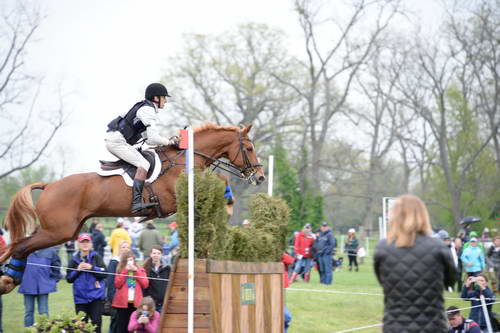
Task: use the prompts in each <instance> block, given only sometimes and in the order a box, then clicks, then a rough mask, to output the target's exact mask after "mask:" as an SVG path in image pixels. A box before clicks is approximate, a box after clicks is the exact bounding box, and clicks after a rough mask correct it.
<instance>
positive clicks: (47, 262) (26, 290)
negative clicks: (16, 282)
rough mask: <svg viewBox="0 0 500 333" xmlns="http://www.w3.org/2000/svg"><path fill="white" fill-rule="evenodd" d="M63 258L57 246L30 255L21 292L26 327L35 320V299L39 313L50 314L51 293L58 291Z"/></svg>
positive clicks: (20, 288) (31, 324)
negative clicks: (58, 252) (60, 256)
mask: <svg viewBox="0 0 500 333" xmlns="http://www.w3.org/2000/svg"><path fill="white" fill-rule="evenodd" d="M50 266H54V267H50ZM60 266H61V259H60V258H59V255H58V254H57V249H56V248H55V247H49V248H48V249H41V250H37V251H35V252H33V253H31V254H30V255H29V256H28V261H27V265H26V269H25V271H24V276H23V281H22V282H21V286H20V287H19V293H21V294H23V295H24V327H29V326H33V324H34V322H35V301H36V302H37V303H38V313H39V314H45V315H47V316H48V315H49V293H53V292H55V291H57V282H59V280H60V279H61V268H60Z"/></svg>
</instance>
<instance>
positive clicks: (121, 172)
mask: <svg viewBox="0 0 500 333" xmlns="http://www.w3.org/2000/svg"><path fill="white" fill-rule="evenodd" d="M141 153H142V154H143V155H144V157H146V159H147V160H148V162H149V163H150V167H149V170H148V178H147V179H146V183H147V184H151V183H153V182H154V181H155V180H156V179H157V178H158V175H159V174H160V172H161V161H160V157H159V156H158V154H157V153H156V152H155V151H154V150H153V149H144V150H143V151H142V152H141ZM147 155H149V156H152V157H153V158H147ZM106 163H108V164H109V163H120V164H122V167H120V168H117V169H113V170H103V169H99V170H97V174H98V175H100V176H103V177H108V176H122V178H123V180H124V181H125V184H127V185H128V186H132V185H133V184H134V175H135V171H136V170H137V168H136V167H135V166H133V165H131V164H129V163H127V162H125V161H123V160H119V161H115V162H106Z"/></svg>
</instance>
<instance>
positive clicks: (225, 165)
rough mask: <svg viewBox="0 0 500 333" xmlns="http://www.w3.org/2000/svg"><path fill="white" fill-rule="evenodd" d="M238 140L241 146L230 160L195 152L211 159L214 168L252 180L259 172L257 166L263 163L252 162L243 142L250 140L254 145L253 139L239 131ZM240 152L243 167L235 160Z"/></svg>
mask: <svg viewBox="0 0 500 333" xmlns="http://www.w3.org/2000/svg"><path fill="white" fill-rule="evenodd" d="M238 140H239V142H240V148H239V150H238V153H237V154H236V156H235V157H234V158H233V159H232V160H230V161H229V162H225V161H221V160H220V159H217V158H214V157H212V156H209V155H207V154H204V153H200V152H198V151H196V150H195V151H194V153H195V154H196V155H199V156H201V157H203V158H206V159H207V160H209V161H211V162H210V164H209V165H212V166H213V167H214V168H213V170H215V169H221V170H224V171H226V172H229V173H230V174H232V175H234V176H236V177H238V178H240V179H243V180H246V181H249V182H252V181H253V177H254V175H255V173H257V168H259V167H262V164H260V163H257V164H252V162H250V158H248V153H247V151H246V149H245V146H244V144H243V142H245V141H248V142H250V143H251V144H252V145H253V142H252V140H250V139H248V138H244V137H243V136H242V135H241V132H239V133H238ZM240 154H241V155H242V158H243V164H244V165H243V168H239V167H237V166H236V165H235V164H234V161H236V159H237V158H238V156H240Z"/></svg>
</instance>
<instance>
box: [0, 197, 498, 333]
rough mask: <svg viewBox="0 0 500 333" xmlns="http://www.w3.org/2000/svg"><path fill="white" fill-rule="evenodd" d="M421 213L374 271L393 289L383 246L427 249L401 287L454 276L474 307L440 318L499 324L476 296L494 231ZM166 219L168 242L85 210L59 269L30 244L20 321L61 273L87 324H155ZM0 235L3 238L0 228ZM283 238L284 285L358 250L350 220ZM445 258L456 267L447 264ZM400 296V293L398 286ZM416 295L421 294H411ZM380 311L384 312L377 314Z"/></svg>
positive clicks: (494, 258) (328, 272)
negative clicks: (438, 225) (438, 226)
mask: <svg viewBox="0 0 500 333" xmlns="http://www.w3.org/2000/svg"><path fill="white" fill-rule="evenodd" d="M410 199H412V198H411V197H410ZM412 200H413V199H412ZM417 203H418V201H417ZM418 209H420V211H421V212H424V213H425V212H426V210H425V206H422V205H421V208H418ZM417 211H418V210H417ZM424 213H421V215H422V216H423V217H422V221H424V222H422V223H421V224H420V225H417V224H415V228H422V229H417V230H416V231H415V232H416V233H415V235H416V236H415V237H414V238H412V239H410V240H409V241H408V242H409V243H408V244H407V245H405V244H403V243H404V242H406V240H405V239H406V238H405V237H406V236H405V232H408V230H411V228H409V227H408V226H405V227H402V229H401V230H405V231H404V232H403V231H399V230H398V229H394V230H392V231H391V232H389V234H388V235H389V237H388V239H389V238H390V237H393V240H392V242H393V245H392V246H391V245H390V244H391V243H390V241H386V240H382V241H381V242H380V243H379V245H378V246H377V250H376V253H375V258H374V259H375V271H376V274H377V278H378V279H379V282H380V283H381V284H382V286H383V287H384V291H385V288H388V290H395V289H394V288H395V283H396V282H395V281H396V280H394V281H393V280H391V279H392V277H391V276H395V277H399V276H401V275H404V273H405V272H403V271H408V270H409V269H410V268H408V269H405V268H403V271H401V272H399V271H398V270H397V269H395V267H394V266H393V264H392V262H391V260H389V258H391V256H392V257H394V256H395V257H397V258H399V259H398V260H399V261H400V262H401V263H403V262H404V261H405V259H404V258H405V255H406V254H407V253H409V252H414V254H413V255H412V256H411V258H413V259H410V260H409V261H408V262H407V263H406V264H407V266H408V267H412V269H413V270H415V269H416V268H415V267H418V265H419V264H422V263H423V261H424V259H425V260H426V258H429V256H426V254H427V253H432V252H433V251H434V252H435V253H436V254H435V255H433V256H432V258H442V259H439V260H438V261H436V262H432V263H431V262H429V263H425V264H424V265H423V266H422V267H424V266H425V268H422V272H421V273H419V274H420V275H419V276H420V277H419V278H418V279H417V280H418V281H417V280H416V281H415V283H412V288H410V289H411V290H409V289H408V290H407V291H408V292H409V293H413V294H415V293H414V291H415V290H416V289H418V288H421V291H419V292H417V293H416V295H424V294H425V293H426V290H427V291H428V290H430V289H429V288H435V289H436V292H435V293H433V294H435V295H439V294H440V293H439V292H438V291H437V290H441V289H443V288H445V287H447V286H449V287H452V286H453V287H454V288H455V291H456V292H457V293H458V295H459V297H461V298H462V299H463V300H466V301H470V304H471V307H472V309H471V311H470V314H469V315H468V318H465V317H464V316H463V315H462V313H461V312H460V309H458V308H456V307H453V306H451V307H448V309H447V311H446V315H447V319H448V322H447V324H446V325H447V327H448V330H449V332H450V333H455V332H465V333H466V332H472V333H474V332H481V331H487V328H488V326H491V327H493V328H494V329H495V330H496V329H498V328H499V327H498V324H497V322H496V320H495V318H494V315H493V313H492V305H489V304H488V305H486V308H487V311H488V315H487V316H485V313H484V311H483V308H482V307H481V299H484V300H486V302H487V303H492V302H494V300H495V294H496V293H498V292H500V290H499V289H498V287H499V286H500V236H494V237H491V235H490V233H489V230H488V229H485V230H484V231H483V233H482V234H481V236H479V235H478V233H476V232H475V231H472V230H470V227H467V228H465V229H464V230H460V231H459V232H458V234H457V235H456V237H455V238H452V237H450V236H449V234H448V232H447V231H445V230H439V231H437V232H435V233H433V235H432V236H430V235H431V234H432V232H430V231H429V230H430V224H429V223H428V222H426V221H427V219H428V218H427V217H425V216H426V214H427V213H425V214H424ZM402 216H403V215H402ZM397 223H398V222H397V221H396V222H393V224H392V225H393V226H396V225H397ZM399 223H400V224H401V225H403V224H405V223H407V224H408V223H410V222H405V220H404V219H403V218H402V219H401V221H400V222H399ZM412 223H413V222H412ZM249 224H250V221H248V220H245V222H244V223H243V227H248V225H249ZM408 225H410V224H408ZM168 228H169V231H170V236H169V241H168V242H167V241H166V239H165V237H164V236H163V235H162V234H161V233H160V232H159V231H158V230H157V229H156V226H155V224H154V222H152V221H148V222H147V223H146V224H145V225H143V224H141V223H139V221H138V220H137V219H135V220H134V221H133V222H131V221H129V220H128V219H126V218H125V219H123V218H120V219H118V220H117V223H116V226H115V228H114V229H113V230H112V231H111V233H110V236H109V237H106V236H105V234H104V225H103V224H102V223H101V222H100V221H99V220H98V219H93V220H92V223H91V225H90V227H89V228H88V229H87V230H84V231H85V232H83V233H81V234H79V235H78V237H77V239H76V240H75V241H70V242H67V243H65V244H64V248H65V250H66V256H67V258H66V259H67V269H66V271H65V272H61V269H60V267H61V266H63V265H61V259H60V258H59V254H58V253H59V248H58V247H52V248H48V249H41V250H37V251H35V252H33V253H32V254H30V256H29V257H28V258H27V262H28V265H27V267H26V270H25V273H24V278H23V281H22V283H21V285H20V287H19V290H18V292H19V293H21V294H23V297H24V308H25V315H24V326H25V327H30V326H32V325H33V324H34V323H35V309H36V308H37V309H38V314H45V315H49V302H48V299H49V294H50V293H53V292H56V291H57V283H58V281H60V280H61V279H62V278H65V279H66V280H67V282H68V283H70V284H71V285H72V293H73V302H74V308H75V312H83V313H84V314H85V320H86V321H89V322H91V323H92V324H93V325H95V326H96V331H95V332H102V316H104V315H106V316H110V327H109V332H110V333H114V332H116V333H121V332H156V331H157V329H158V327H159V325H160V313H161V308H162V305H163V298H164V295H165V291H166V288H167V284H168V279H169V277H170V270H171V266H170V265H171V259H172V257H173V256H175V254H176V253H177V251H178V246H179V238H178V233H177V223H176V222H172V223H170V224H169V225H168ZM393 228H396V227H393ZM398 235H399V236H398ZM424 236H426V237H427V238H425V237H424ZM432 238H434V241H436V240H437V241H438V243H439V244H441V245H440V246H442V247H443V249H445V252H444V254H442V252H440V251H441V250H440V249H441V248H440V247H439V246H437V243H432V242H431V241H429V239H432ZM1 241H3V239H2V238H1V237H0V242H1ZM398 242H402V243H401V244H403V245H398ZM289 245H290V246H289V251H286V252H285V253H283V257H282V262H283V264H284V267H285V272H284V286H285V288H287V287H288V286H290V285H292V284H293V283H296V282H298V281H302V282H304V283H309V281H310V279H311V274H312V273H315V272H317V273H318V275H319V282H320V283H321V284H325V285H331V284H332V283H333V281H334V279H333V274H334V271H336V270H341V269H342V267H343V259H344V256H343V255H345V256H346V258H347V259H348V271H349V272H353V271H354V272H358V271H359V266H360V263H362V260H363V257H364V256H365V255H366V251H365V249H364V248H363V246H362V245H361V243H360V241H359V240H358V238H357V235H356V230H355V229H353V228H350V229H349V230H348V231H347V233H346V235H345V236H343V237H340V244H339V242H338V240H337V237H336V236H335V235H334V233H333V230H332V228H331V226H330V224H329V223H328V222H326V221H325V222H322V223H321V224H320V227H319V228H317V229H316V230H313V227H312V225H311V224H309V223H307V224H305V225H304V226H303V228H302V230H301V231H297V232H295V233H294V234H293V237H292V238H291V240H290V242H289ZM338 247H339V248H340V249H341V251H339V252H337V248H338ZM400 247H402V248H410V249H411V250H410V251H409V252H408V250H404V249H403V250H401V249H399V248H400ZM419 251H420V252H419ZM415 253H416V254H417V255H415ZM386 258H387V259H386ZM448 259H449V262H448V261H447V260H448ZM412 260H413V261H412ZM415 260H416V261H415ZM386 261H387V263H386ZM449 264H451V265H452V266H453V267H454V269H450V268H447V267H448V266H447V265H449ZM384 265H385V266H384ZM429 265H431V266H433V267H434V268H436V267H438V266H439V265H441V266H442V268H438V269H434V270H431V271H428V270H427V268H428V266H429ZM403 266H404V265H403ZM441 266H439V267H441ZM398 267H402V265H398ZM450 267H451V266H450ZM441 269H442V270H443V272H444V273H443V274H444V284H443V282H440V283H437V282H436V283H437V284H436V285H435V286H434V287H433V286H431V285H429V284H425V285H422V286H421V287H418V286H419V284H418V283H419V281H421V280H422V279H421V277H422V276H423V275H422V274H430V275H433V276H429V279H430V280H436V281H443V280H442V279H443V277H440V275H439V271H440V270H441ZM61 273H62V274H61ZM440 279H441V280H440ZM396 285H397V284H396ZM396 289H397V288H396ZM398 290H399V289H398ZM405 290H406V289H405ZM401 297H402V298H405V299H406V296H404V295H401ZM385 301H386V303H385V307H386V309H385V313H386V316H384V331H385V328H386V327H391V326H390V325H391V324H392V322H391V321H390V316H391V315H390V314H391V312H394V313H396V312H398V311H399V310H397V309H398V308H399V305H398V301H397V300H396V301H395V302H394V309H393V310H391V308H390V307H391V306H392V305H391V303H390V302H391V299H390V297H389V298H388V297H386V300H385ZM415 302H416V303H419V304H420V303H421V302H420V301H418V300H416V301H415ZM431 303H433V302H430V303H426V304H427V305H426V306H427V307H429V306H435V307H436V309H437V308H443V304H444V303H443V302H442V298H440V297H437V298H436V302H435V303H434V304H431ZM422 304H423V303H422ZM1 309H2V307H1V297H0V332H3V331H2V329H1ZM425 311H427V310H425ZM436 311H437V310H436ZM436 311H434V310H433V311H431V312H433V313H434V312H436ZM438 312H439V311H438ZM284 318H285V332H286V331H287V329H288V327H289V325H290V322H291V320H292V314H291V313H290V312H289V311H288V309H287V308H286V306H285V309H284ZM387 318H389V319H387ZM386 319H387V320H388V321H387V322H385V320H386ZM395 320H396V319H395ZM426 320H427V319H426ZM428 320H429V322H433V320H434V319H430V318H428ZM442 323H443V322H442V321H440V320H437V321H435V322H434V323H433V325H434V326H435V327H438V326H439V325H442ZM436 325H437V326H436ZM424 326H425V325H424ZM396 329H398V330H399V329H402V328H396ZM423 331H425V329H424V330H423Z"/></svg>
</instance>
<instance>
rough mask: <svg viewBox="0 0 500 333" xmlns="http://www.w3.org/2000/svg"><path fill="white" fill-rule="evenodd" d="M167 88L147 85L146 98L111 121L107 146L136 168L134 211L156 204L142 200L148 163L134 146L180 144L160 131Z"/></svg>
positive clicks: (155, 84) (158, 85)
mask: <svg viewBox="0 0 500 333" xmlns="http://www.w3.org/2000/svg"><path fill="white" fill-rule="evenodd" d="M167 97H171V96H170V95H169V94H168V91H167V88H166V87H165V86H164V85H163V84H161V83H151V84H150V85H149V86H147V88H146V93H145V99H144V100H143V101H141V102H138V103H136V104H135V105H134V106H133V107H132V108H131V109H130V110H129V111H128V112H126V113H124V114H122V115H120V116H118V117H117V118H115V119H113V120H112V121H111V122H110V123H109V124H108V130H107V134H106V138H105V141H106V148H107V149H108V151H109V152H110V153H112V154H113V155H115V156H116V157H118V158H120V159H122V160H124V161H126V162H128V163H130V164H132V165H134V166H136V167H137V171H136V173H135V177H134V184H133V188H132V213H134V214H135V213H138V212H140V211H141V210H143V209H147V208H151V207H152V206H155V204H154V203H144V202H143V201H142V191H143V189H144V181H145V180H146V177H147V174H148V169H149V162H148V161H147V160H146V159H145V158H144V157H143V156H142V155H141V153H139V151H137V149H135V148H134V147H133V145H135V144H136V143H137V142H138V141H140V140H141V139H145V141H146V143H147V144H149V145H177V144H178V142H177V139H176V137H172V138H170V139H167V138H165V137H163V136H161V135H160V134H159V133H158V129H157V127H156V123H157V122H158V109H163V107H164V106H165V104H166V103H167Z"/></svg>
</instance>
